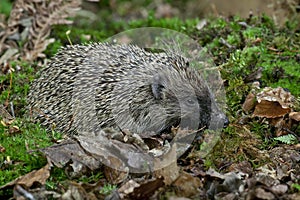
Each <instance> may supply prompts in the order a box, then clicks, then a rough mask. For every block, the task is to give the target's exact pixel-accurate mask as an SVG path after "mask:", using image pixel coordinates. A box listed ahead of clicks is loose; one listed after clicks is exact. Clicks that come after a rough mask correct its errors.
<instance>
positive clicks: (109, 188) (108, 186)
mask: <svg viewBox="0 0 300 200" xmlns="http://www.w3.org/2000/svg"><path fill="white" fill-rule="evenodd" d="M116 189H117V186H116V185H111V184H106V185H104V186H103V188H101V190H100V191H99V192H100V193H101V194H104V195H109V194H110V193H111V192H112V191H114V190H116Z"/></svg>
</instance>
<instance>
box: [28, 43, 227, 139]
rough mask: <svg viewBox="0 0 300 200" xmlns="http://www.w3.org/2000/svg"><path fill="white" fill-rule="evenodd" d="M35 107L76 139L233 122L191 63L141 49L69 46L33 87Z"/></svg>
mask: <svg viewBox="0 0 300 200" xmlns="http://www.w3.org/2000/svg"><path fill="white" fill-rule="evenodd" d="M28 104H29V109H30V113H31V116H33V118H34V119H35V120H37V121H39V122H40V123H41V124H42V125H43V126H45V127H47V128H49V129H50V128H54V129H55V130H57V131H60V132H63V133H66V134H70V135H73V134H78V133H80V132H84V131H92V132H97V131H99V130H101V129H103V128H105V127H113V128H118V129H119V130H129V131H131V132H133V133H138V134H145V133H146V134H147V133H149V134H150V133H151V134H153V133H154V134H159V133H162V132H165V131H168V130H170V128H171V127H177V126H180V127H182V128H188V129H200V128H203V127H206V128H208V127H209V125H210V122H211V120H212V119H211V116H213V115H219V116H221V117H220V119H221V120H222V122H224V123H225V124H227V123H228V120H227V118H226V116H225V115H224V113H223V112H221V111H220V109H218V108H217V106H216V103H215V100H214V98H213V94H212V92H211V91H210V89H209V87H208V85H207V83H206V82H205V80H203V77H202V76H201V73H200V72H199V71H198V70H196V69H195V68H193V67H191V66H189V61H188V60H187V59H186V58H183V57H182V56H180V55H177V54H175V53H172V51H168V52H159V53H154V52H151V51H148V50H146V49H143V48H140V47H138V46H135V45H120V44H108V43H92V44H87V45H72V46H66V47H63V48H61V49H60V50H59V51H58V53H57V54H56V55H55V56H54V57H53V58H52V60H51V61H50V63H49V64H48V65H47V66H46V67H45V68H43V69H42V70H41V72H40V77H39V78H37V79H36V80H35V81H34V82H33V83H32V84H31V88H30V92H29V95H28Z"/></svg>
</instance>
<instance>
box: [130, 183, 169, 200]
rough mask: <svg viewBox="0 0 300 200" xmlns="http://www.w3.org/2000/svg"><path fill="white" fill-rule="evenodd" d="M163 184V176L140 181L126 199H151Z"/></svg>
mask: <svg viewBox="0 0 300 200" xmlns="http://www.w3.org/2000/svg"><path fill="white" fill-rule="evenodd" d="M162 186H164V182H163V178H156V179H150V180H146V181H144V182H143V183H139V186H138V187H135V188H134V189H133V191H132V193H129V194H127V195H126V196H125V199H133V200H134V199H137V200H138V199H149V198H150V197H151V196H153V195H154V192H155V191H157V189H158V188H160V187H162Z"/></svg>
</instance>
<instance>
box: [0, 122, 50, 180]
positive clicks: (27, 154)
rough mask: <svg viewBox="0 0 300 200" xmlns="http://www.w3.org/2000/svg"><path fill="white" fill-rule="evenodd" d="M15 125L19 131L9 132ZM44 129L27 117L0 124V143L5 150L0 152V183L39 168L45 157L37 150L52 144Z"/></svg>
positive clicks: (44, 161) (44, 162)
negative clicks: (5, 124)
mask: <svg viewBox="0 0 300 200" xmlns="http://www.w3.org/2000/svg"><path fill="white" fill-rule="evenodd" d="M12 126H17V127H19V129H20V132H17V133H14V134H11V133H10V128H11V127H12ZM51 140H52V138H51V136H49V135H48V134H47V133H46V131H45V129H43V128H41V127H40V126H39V125H37V124H33V123H31V122H29V121H28V120H27V119H24V118H18V119H16V120H15V121H14V122H13V124H11V125H10V126H9V127H7V126H4V125H3V124H0V145H1V146H2V147H4V148H5V152H3V153H1V154H0V169H1V170H0V185H3V184H5V183H7V182H8V181H12V180H13V179H15V178H17V177H19V176H20V175H24V174H26V173H28V172H31V171H32V170H34V169H39V168H41V167H43V166H44V165H45V164H46V159H45V158H44V157H43V156H42V155H41V153H39V151H32V150H37V149H39V148H43V147H47V146H50V145H51V144H52V141H51Z"/></svg>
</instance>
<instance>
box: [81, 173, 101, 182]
mask: <svg viewBox="0 0 300 200" xmlns="http://www.w3.org/2000/svg"><path fill="white" fill-rule="evenodd" d="M101 178H103V173H102V172H100V171H99V172H96V173H94V172H92V173H91V174H90V175H88V176H86V175H83V176H81V177H80V178H79V181H81V182H83V183H95V182H97V181H99V179H101Z"/></svg>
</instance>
